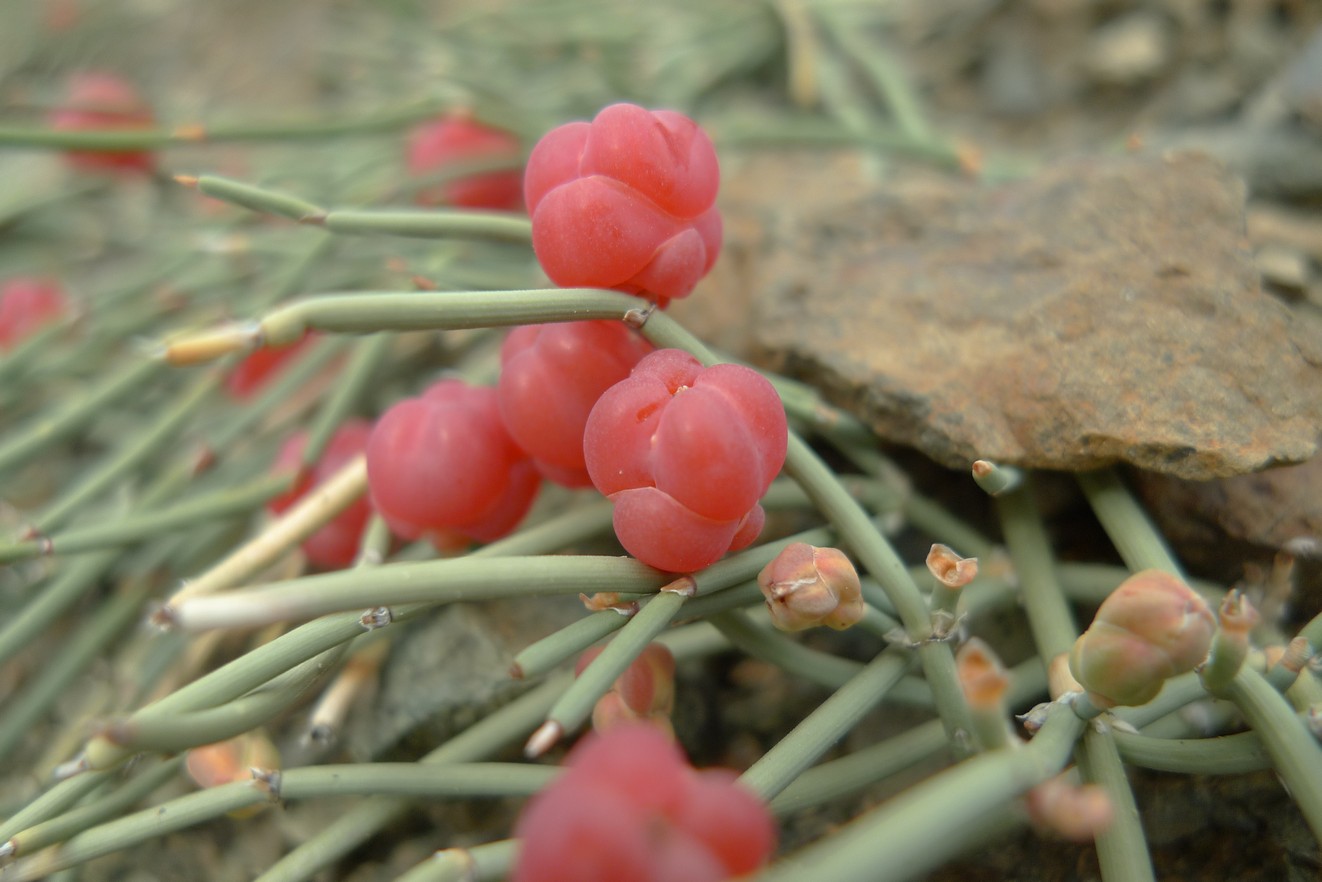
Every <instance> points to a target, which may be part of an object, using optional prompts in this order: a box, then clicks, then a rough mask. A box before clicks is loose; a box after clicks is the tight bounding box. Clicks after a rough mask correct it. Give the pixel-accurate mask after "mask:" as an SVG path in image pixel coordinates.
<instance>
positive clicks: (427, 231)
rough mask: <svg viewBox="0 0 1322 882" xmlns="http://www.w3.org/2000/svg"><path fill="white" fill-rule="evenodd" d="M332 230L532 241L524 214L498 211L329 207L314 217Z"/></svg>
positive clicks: (429, 237)
mask: <svg viewBox="0 0 1322 882" xmlns="http://www.w3.org/2000/svg"><path fill="white" fill-rule="evenodd" d="M316 220H317V222H318V223H320V224H322V225H324V226H325V227H326V229H328V230H330V231H331V232H332V233H365V234H369V235H371V234H387V235H392V236H408V237H411V238H419V239H450V238H465V239H487V240H490V241H493V242H513V243H515V244H519V245H529V244H531V243H532V222H531V221H529V220H528V218H527V217H526V216H523V215H518V214H511V213H508V212H497V211H471V210H451V211H444V210H436V209H432V210H425V211H424V210H418V211H399V210H395V211H349V210H332V211H329V212H326V213H325V214H323V215H322V216H321V217H319V218H317V219H316Z"/></svg>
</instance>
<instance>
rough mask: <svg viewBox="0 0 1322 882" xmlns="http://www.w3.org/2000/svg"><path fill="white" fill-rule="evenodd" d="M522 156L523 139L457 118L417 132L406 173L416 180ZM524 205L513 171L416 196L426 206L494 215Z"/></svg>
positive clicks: (463, 180)
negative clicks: (449, 169)
mask: <svg viewBox="0 0 1322 882" xmlns="http://www.w3.org/2000/svg"><path fill="white" fill-rule="evenodd" d="M519 151H520V145H519V139H518V138H516V137H515V136H514V135H512V134H511V133H509V132H507V131H505V130H504V129H497V128H493V127H492V126H488V125H483V124H482V123H480V122H477V121H476V120H474V119H471V118H470V117H468V116H464V115H460V114H456V115H452V116H447V117H445V118H443V119H438V120H433V121H431V122H428V123H424V124H423V125H421V126H418V127H417V128H416V129H414V130H413V133H412V134H411V135H410V136H409V142H408V170H409V173H410V174H412V175H414V176H415V177H417V176H420V175H425V174H427V173H429V172H438V171H442V170H444V169H445V168H446V167H447V166H449V167H453V166H455V165H458V164H462V163H464V162H467V161H471V160H477V159H484V158H487V157H492V156H502V155H518V153H519ZM522 200H523V182H522V176H521V175H520V173H519V172H518V171H514V170H510V171H493V172H483V173H480V174H473V175H468V176H466V177H462V178H458V179H456V180H452V181H446V182H445V183H443V184H439V185H437V186H435V187H429V188H426V189H423V190H420V191H419V192H418V196H417V201H418V202H419V203H420V204H422V205H455V206H458V207H460V208H487V209H492V210H495V211H514V210H517V209H518V208H519V206H520V204H521V203H522Z"/></svg>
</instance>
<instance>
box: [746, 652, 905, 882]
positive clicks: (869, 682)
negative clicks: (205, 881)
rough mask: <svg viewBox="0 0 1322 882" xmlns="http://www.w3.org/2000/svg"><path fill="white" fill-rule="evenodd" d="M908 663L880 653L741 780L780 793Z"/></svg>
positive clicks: (764, 792) (766, 795) (762, 792)
mask: <svg viewBox="0 0 1322 882" xmlns="http://www.w3.org/2000/svg"><path fill="white" fill-rule="evenodd" d="M908 667H909V659H908V658H906V657H905V656H904V655H902V654H900V653H899V652H897V651H896V650H887V651H885V652H882V653H881V654H879V655H878V656H877V657H876V658H874V659H873V660H872V661H871V662H869V663H868V664H867V665H866V666H864V668H863V670H861V671H859V672H858V673H857V674H856V675H855V676H854V678H853V679H852V680H850V681H849V682H848V683H846V684H845V685H844V686H841V687H840V688H839V689H838V690H836V692H835V693H834V694H833V695H831V697H829V698H828V699H826V701H824V702H822V704H821V705H820V706H818V707H817V709H816V710H814V711H813V712H812V713H810V714H808V716H806V717H804V718H803V720H801V721H800V722H799V724H798V725H797V726H795V727H794V729H793V730H791V731H790V733H789V734H788V735H786V736H785V737H784V738H782V739H781V740H780V742H779V743H778V744H776V746H774V747H772V748H771V749H770V750H768V751H767V752H766V753H765V754H763V755H762V758H761V759H759V760H758V761H757V762H755V763H753V765H752V766H750V767H749V769H748V771H746V772H744V774H743V775H742V776H741V777H740V779H739V780H740V782H741V783H743V785H744V786H746V787H748V788H749V789H750V790H752V791H753V792H754V793H755V794H757V795H758V796H759V797H761V798H762V799H766V800H770V799H771V798H773V797H774V796H776V794H778V793H780V792H781V791H782V790H784V789H785V788H786V787H788V786H789V785H790V783H791V782H792V781H794V779H795V778H797V777H798V776H799V775H800V774H801V773H802V772H803V771H804V770H805V769H807V768H808V767H809V766H811V765H812V764H813V763H815V762H817V760H819V759H821V757H822V755H823V754H825V753H826V752H827V751H828V750H830V749H831V748H832V747H833V746H834V745H835V743H836V742H837V741H839V740H840V739H841V738H842V737H844V735H845V733H847V732H848V731H849V730H850V729H852V728H853V727H854V726H856V725H857V724H858V721H859V720H861V719H862V718H863V716H864V715H865V714H866V713H867V712H868V711H870V710H871V709H872V708H873V707H875V706H876V705H877V704H878V703H879V702H880V701H881V700H882V699H884V698H885V697H886V693H887V692H888V691H889V690H890V688H891V687H892V686H894V685H895V683H896V682H897V681H898V680H899V679H900V677H901V676H903V675H904V672H905V671H906V670H907V669H908ZM817 878H823V879H827V878H832V877H830V876H829V875H828V876H821V877H817Z"/></svg>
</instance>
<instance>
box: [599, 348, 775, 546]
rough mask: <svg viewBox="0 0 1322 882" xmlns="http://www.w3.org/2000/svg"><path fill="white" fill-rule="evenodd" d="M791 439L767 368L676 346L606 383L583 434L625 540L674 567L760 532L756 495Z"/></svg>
mask: <svg viewBox="0 0 1322 882" xmlns="http://www.w3.org/2000/svg"><path fill="white" fill-rule="evenodd" d="M787 442H788V428H787V425H786V420H785V410H784V407H783V406H782V405H781V403H780V397H779V396H778V395H777V394H776V391H775V389H774V388H773V387H772V386H771V384H770V383H769V382H767V380H766V379H765V378H763V377H762V376H761V375H759V374H758V373H757V372H756V371H753V370H750V369H749V368H745V367H742V366H740V365H729V364H725V365H716V366H713V367H710V368H703V367H702V365H701V364H700V363H699V362H698V360H697V359H695V358H694V357H693V356H691V355H689V354H688V353H686V352H681V351H679V350H675V349H669V350H665V349H663V350H660V351H657V352H654V353H652V354H651V355H649V356H647V357H646V358H644V359H643V360H642V361H640V362H639V363H638V365H637V366H636V367H635V368H634V370H633V372H632V373H631V374H630V376H629V378H628V379H626V380H624V381H622V382H620V383H617V384H616V385H615V386H613V387H611V388H610V389H609V390H607V391H606V393H605V394H603V395H602V396H601V399H600V400H599V401H598V402H597V405H596V407H594V408H593V410H592V414H591V415H590V416H589V418H588V423H587V426H586V428H585V431H584V436H583V448H584V455H585V459H586V462H587V468H588V473H589V474H590V475H591V477H592V483H593V484H594V485H595V486H596V488H597V489H598V490H599V491H601V492H602V493H603V494H605V495H606V496H608V497H610V499H611V500H612V501H613V502H614V503H615V513H614V522H615V533H616V536H617V538H619V540H620V543H621V544H622V545H624V547H625V549H626V550H628V551H629V553H630V554H632V555H634V556H635V557H637V558H638V559H639V560H641V561H643V562H644V563H647V564H650V565H651V566H654V567H657V568H658V569H663V570H667V571H669V572H691V571H693V570H695V569H701V568H702V567H704V566H707V565H708V564H710V563H713V562H715V561H716V560H717V559H719V558H720V557H721V555H723V554H724V553H725V552H727V551H729V550H731V549H732V548H742V547H745V546H746V545H748V544H749V543H750V542H752V541H753V539H754V538H756V536H757V531H759V530H760V529H761V525H762V520H763V517H764V515H763V512H762V510H761V507H760V506H758V499H760V498H761V496H762V494H763V493H765V492H766V489H767V487H768V486H769V485H770V483H771V481H772V480H773V479H774V478H775V476H776V474H777V472H779V471H780V467H781V465H783V464H784V461H785V452H786V446H787Z"/></svg>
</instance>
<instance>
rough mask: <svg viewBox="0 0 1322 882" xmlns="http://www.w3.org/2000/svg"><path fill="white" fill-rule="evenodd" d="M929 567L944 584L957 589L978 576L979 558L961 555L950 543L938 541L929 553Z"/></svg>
mask: <svg viewBox="0 0 1322 882" xmlns="http://www.w3.org/2000/svg"><path fill="white" fill-rule="evenodd" d="M927 569H928V571H929V572H931V574H932V575H933V576H935V577H936V580H937V581H938V582H940V583H941V584H942V585H944V586H946V587H947V588H950V589H951V590H956V589H959V588H963V587H964V586H965V585H967V584H968V583H970V582H972V581H973V580H974V579H976V578H978V559H977V558H976V557H960V556H959V555H958V554H955V552H954V550H952V549H951V548H950V547H949V546H948V545H942V544H940V543H937V544H936V545H933V546H932V550H931V551H929V552H928V553H927Z"/></svg>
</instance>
